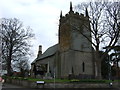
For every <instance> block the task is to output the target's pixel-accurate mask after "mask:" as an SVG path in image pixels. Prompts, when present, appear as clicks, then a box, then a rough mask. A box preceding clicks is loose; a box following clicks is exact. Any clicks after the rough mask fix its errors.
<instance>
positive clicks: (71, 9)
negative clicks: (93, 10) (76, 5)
mask: <svg viewBox="0 0 120 90" xmlns="http://www.w3.org/2000/svg"><path fill="white" fill-rule="evenodd" d="M70 11H73V8H72V2H70Z"/></svg>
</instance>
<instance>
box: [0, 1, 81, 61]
mask: <svg viewBox="0 0 120 90" xmlns="http://www.w3.org/2000/svg"><path fill="white" fill-rule="evenodd" d="M70 1H72V3H73V6H74V5H77V4H78V3H80V2H82V0H0V18H3V17H4V18H18V19H19V20H20V21H22V22H23V24H24V25H25V26H30V27H31V28H32V29H33V33H34V34H35V39H34V40H33V41H32V44H33V48H32V51H33V53H34V55H33V56H32V59H31V60H32V61H33V60H34V59H35V58H36V55H37V52H38V46H39V45H42V48H43V52H44V51H45V50H46V49H47V48H48V47H50V46H52V45H54V44H56V43H58V37H57V35H58V25H59V16H60V11H61V10H62V12H63V15H65V14H66V13H68V12H69V6H70V5H69V4H70Z"/></svg>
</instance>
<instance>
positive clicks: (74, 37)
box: [59, 3, 95, 78]
mask: <svg viewBox="0 0 120 90" xmlns="http://www.w3.org/2000/svg"><path fill="white" fill-rule="evenodd" d="M89 29H90V22H89V16H88V12H87V9H86V15H85V16H84V15H83V14H81V15H79V13H77V12H76V13H74V11H73V9H72V3H70V11H69V12H68V14H66V15H65V16H62V12H61V15H60V21H59V48H60V50H59V52H60V64H61V65H60V67H59V70H60V72H59V74H60V76H61V77H63V78H64V77H67V76H69V75H74V76H79V77H85V78H86V77H88V78H91V77H93V76H94V73H95V72H94V61H93V54H92V44H91V43H90V41H89V40H91V32H90V30H89ZM84 35H85V36H86V37H85V36H84ZM87 38H89V40H88V39H87Z"/></svg>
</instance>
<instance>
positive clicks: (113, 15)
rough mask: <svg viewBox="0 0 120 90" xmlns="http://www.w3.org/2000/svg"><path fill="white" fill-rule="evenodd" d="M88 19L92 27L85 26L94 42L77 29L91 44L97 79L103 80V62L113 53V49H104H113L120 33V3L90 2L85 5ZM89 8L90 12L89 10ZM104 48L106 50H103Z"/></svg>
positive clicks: (78, 7)
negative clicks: (101, 52)
mask: <svg viewBox="0 0 120 90" xmlns="http://www.w3.org/2000/svg"><path fill="white" fill-rule="evenodd" d="M80 6H81V5H78V6H77V9H81V8H80ZM82 6H84V8H86V9H84V10H85V13H86V17H88V18H89V20H90V26H89V27H88V26H86V25H87V24H85V23H83V26H84V27H86V29H87V30H89V31H90V32H91V36H92V40H91V39H90V38H89V37H87V36H86V35H85V34H84V33H82V32H81V30H79V29H77V28H76V30H78V31H79V32H80V33H81V34H82V35H83V36H84V37H85V38H86V39H87V40H88V41H90V42H91V44H92V46H93V48H94V52H95V63H96V66H97V68H96V72H97V73H96V77H98V78H101V61H102V60H103V59H104V57H105V56H106V55H107V54H108V52H109V51H111V48H104V47H111V46H112V47H113V46H115V45H116V43H117V41H118V38H119V34H120V33H119V32H120V28H119V27H120V25H119V23H118V20H120V19H119V18H118V15H119V11H120V3H119V2H113V3H109V2H104V1H101V2H89V3H85V4H84V3H83V4H82ZM87 8H88V10H87ZM103 48H104V49H105V50H103ZM101 50H103V51H105V52H104V53H103V55H102V56H101V55H100V51H101Z"/></svg>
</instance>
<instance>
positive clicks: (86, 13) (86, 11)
mask: <svg viewBox="0 0 120 90" xmlns="http://www.w3.org/2000/svg"><path fill="white" fill-rule="evenodd" d="M85 15H86V17H89V15H88V10H87V8H86V10H85Z"/></svg>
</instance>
